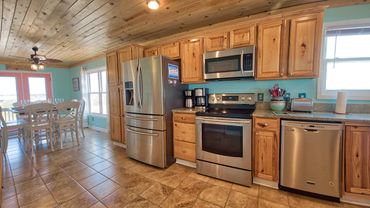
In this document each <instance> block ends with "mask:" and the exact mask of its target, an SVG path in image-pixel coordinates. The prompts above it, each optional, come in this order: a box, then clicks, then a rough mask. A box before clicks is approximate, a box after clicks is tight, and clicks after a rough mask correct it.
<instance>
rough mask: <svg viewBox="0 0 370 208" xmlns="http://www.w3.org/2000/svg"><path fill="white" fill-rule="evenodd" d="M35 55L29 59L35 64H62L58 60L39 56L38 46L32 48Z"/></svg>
mask: <svg viewBox="0 0 370 208" xmlns="http://www.w3.org/2000/svg"><path fill="white" fill-rule="evenodd" d="M32 50H33V52H34V53H33V54H31V58H30V59H29V60H30V61H31V62H32V63H33V64H48V63H61V62H62V61H61V60H58V59H49V58H46V56H44V55H40V54H37V51H38V50H39V48H38V47H37V46H34V47H32Z"/></svg>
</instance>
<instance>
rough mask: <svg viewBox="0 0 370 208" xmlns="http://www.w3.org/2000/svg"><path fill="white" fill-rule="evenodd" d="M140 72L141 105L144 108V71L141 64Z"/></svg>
mask: <svg viewBox="0 0 370 208" xmlns="http://www.w3.org/2000/svg"><path fill="white" fill-rule="evenodd" d="M139 72H140V79H139V85H140V105H141V108H143V71H142V69H141V66H140V64H139Z"/></svg>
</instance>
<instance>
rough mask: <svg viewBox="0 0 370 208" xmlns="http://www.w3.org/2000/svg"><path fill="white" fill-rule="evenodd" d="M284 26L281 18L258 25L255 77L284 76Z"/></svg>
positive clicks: (285, 47) (285, 56)
mask: <svg viewBox="0 0 370 208" xmlns="http://www.w3.org/2000/svg"><path fill="white" fill-rule="evenodd" d="M286 28H287V27H286V24H285V21H282V20H281V21H274V22H269V23H263V24H260V25H259V26H258V46H257V79H273V78H279V77H283V76H285V69H286V64H287V63H286V62H287V51H288V48H287V47H288V46H287V43H286V40H285V38H286Z"/></svg>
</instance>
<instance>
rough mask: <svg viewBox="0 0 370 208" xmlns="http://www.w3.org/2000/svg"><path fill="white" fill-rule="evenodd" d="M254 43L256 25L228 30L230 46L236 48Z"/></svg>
mask: <svg viewBox="0 0 370 208" xmlns="http://www.w3.org/2000/svg"><path fill="white" fill-rule="evenodd" d="M255 43H256V26H255V25H252V26H249V27H244V28H239V29H235V30H232V31H230V48H238V47H243V46H247V45H254V44H255Z"/></svg>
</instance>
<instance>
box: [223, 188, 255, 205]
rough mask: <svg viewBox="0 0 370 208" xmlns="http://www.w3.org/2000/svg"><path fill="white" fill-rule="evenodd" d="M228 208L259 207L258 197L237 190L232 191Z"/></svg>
mask: <svg viewBox="0 0 370 208" xmlns="http://www.w3.org/2000/svg"><path fill="white" fill-rule="evenodd" d="M226 207H228V208H243V207H246V208H247V207H248V208H258V198H257V197H252V196H249V195H247V194H243V193H240V192H237V191H231V192H230V195H229V198H228V200H227V203H226Z"/></svg>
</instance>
